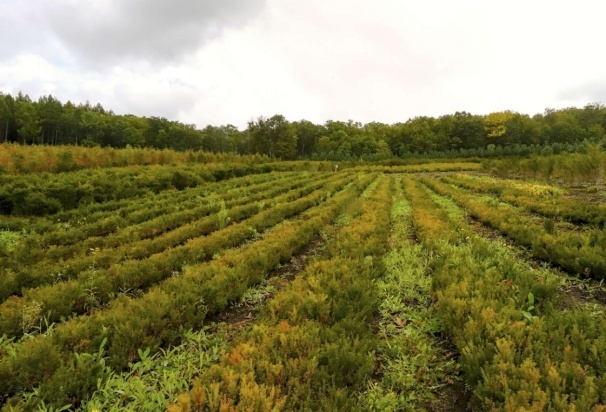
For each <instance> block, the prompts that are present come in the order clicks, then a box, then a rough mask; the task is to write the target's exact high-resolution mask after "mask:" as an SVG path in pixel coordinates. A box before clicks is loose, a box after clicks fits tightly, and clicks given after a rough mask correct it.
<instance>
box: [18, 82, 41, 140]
mask: <svg viewBox="0 0 606 412" xmlns="http://www.w3.org/2000/svg"><path fill="white" fill-rule="evenodd" d="M15 118H16V120H17V127H18V130H19V137H21V139H22V141H23V144H26V142H27V141H28V140H29V141H32V142H33V141H34V140H35V139H36V138H37V137H38V136H39V135H40V132H41V127H40V121H39V119H38V114H37V113H36V108H35V107H34V105H33V104H32V102H31V100H30V98H29V96H28V95H25V96H23V95H22V94H21V93H19V95H18V96H17V99H16V101H15Z"/></svg>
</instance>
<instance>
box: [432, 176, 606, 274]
mask: <svg viewBox="0 0 606 412" xmlns="http://www.w3.org/2000/svg"><path fill="white" fill-rule="evenodd" d="M423 182H424V183H425V184H426V185H428V186H429V187H431V188H432V189H433V190H435V191H436V192H438V193H439V194H442V195H445V196H449V197H451V198H452V199H453V200H454V201H455V202H456V203H457V204H458V205H460V206H462V207H464V208H465V209H466V210H467V211H468V212H469V214H470V215H471V216H473V217H474V218H476V219H478V220H479V221H480V222H482V223H484V224H486V225H489V226H491V227H493V228H495V229H497V230H498V231H500V232H501V233H503V234H505V235H507V236H509V237H511V238H512V239H514V240H515V241H516V242H517V243H518V244H520V245H521V246H524V247H527V248H529V249H530V250H531V253H532V254H533V255H534V256H536V257H537V258H539V259H542V260H545V261H548V262H551V263H553V264H555V265H558V266H560V267H561V268H562V269H564V270H565V271H567V272H569V273H571V274H574V275H578V276H584V277H589V276H591V277H594V278H597V279H603V278H604V277H606V253H605V250H606V231H605V230H600V229H593V230H592V229H588V230H586V231H575V230H563V229H559V230H555V226H554V225H553V222H552V221H550V220H548V219H546V218H536V217H533V216H529V215H528V214H527V213H525V212H524V211H523V210H520V209H518V208H516V207H515V206H512V205H510V204H507V203H503V202H500V201H498V200H497V199H494V198H490V197H488V198H486V197H480V196H478V195H475V194H473V193H471V192H469V191H466V190H465V189H461V188H459V187H457V186H453V185H449V184H446V183H444V182H440V181H438V180H436V179H430V178H424V179H423ZM537 220H538V221H539V222H540V223H538V224H537V223H536V221H537Z"/></svg>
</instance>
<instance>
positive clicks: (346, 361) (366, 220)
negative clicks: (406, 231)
mask: <svg viewBox="0 0 606 412" xmlns="http://www.w3.org/2000/svg"><path fill="white" fill-rule="evenodd" d="M391 185H392V181H391V179H383V180H382V181H381V182H380V183H379V185H378V186H377V187H376V188H375V190H374V192H373V193H372V194H371V193H368V192H367V195H368V197H367V198H366V199H365V200H364V201H363V202H362V203H361V205H359V206H358V208H356V209H358V210H357V211H356V209H354V208H351V209H350V212H353V213H354V214H353V215H352V216H351V217H350V218H349V219H343V220H344V221H349V223H348V224H346V226H344V227H343V228H341V229H340V230H339V232H338V233H337V234H336V235H335V236H334V237H333V238H331V239H330V240H329V241H328V243H327V245H326V249H325V252H324V255H323V256H322V257H321V258H320V260H318V261H316V262H314V263H312V264H311V265H310V266H308V267H307V268H306V270H305V271H304V272H303V273H302V274H301V275H300V276H299V277H297V278H296V279H295V280H294V281H293V282H292V283H291V284H290V285H289V286H288V287H287V288H286V289H285V290H283V291H281V292H279V293H277V294H276V295H275V296H274V298H273V299H272V300H271V301H269V302H268V304H267V306H266V308H265V310H264V311H263V313H262V314H261V316H260V317H259V319H258V322H257V323H256V324H255V325H254V326H253V328H252V330H250V331H248V332H246V333H245V334H244V335H243V336H242V337H240V338H239V339H238V340H237V341H236V342H235V344H234V345H233V348H231V349H230V350H229V351H227V352H226V353H224V355H223V358H222V360H221V362H220V363H219V364H218V365H216V366H213V367H211V368H210V369H209V370H208V371H205V372H204V373H203V374H202V375H201V377H200V378H199V379H197V380H196V381H195V383H194V387H193V389H192V391H191V392H190V393H189V394H184V395H183V396H182V397H180V399H179V401H178V403H177V404H175V405H172V406H170V407H169V410H170V411H194V410H195V411H204V410H213V411H215V410H250V411H261V410H263V411H276V410H310V411H311V410H313V411H338V410H340V411H345V410H347V411H353V410H358V409H359V408H358V392H359V391H361V390H363V389H364V388H365V386H366V383H367V378H368V376H369V375H371V374H372V373H373V371H374V367H375V359H374V358H375V356H374V353H373V352H374V350H375V347H376V339H375V335H374V333H373V331H372V330H371V329H369V328H368V323H369V321H370V320H371V317H372V316H373V314H374V313H375V311H376V309H377V304H378V292H377V287H376V284H375V280H376V279H377V278H379V277H380V276H381V275H382V274H383V269H384V267H383V263H382V256H383V255H384V254H385V252H386V250H387V246H388V236H389V228H390V214H389V212H390V206H391V193H390V192H391V190H390V189H391Z"/></svg>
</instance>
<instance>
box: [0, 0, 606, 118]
mask: <svg viewBox="0 0 606 412" xmlns="http://www.w3.org/2000/svg"><path fill="white" fill-rule="evenodd" d="M605 15H606V4H605V3H603V2H602V1H598V0H592V1H587V0H576V1H568V2H563V1H562V2H559V1H542V0H540V1H538V0H525V1H521V0H513V1H511V0H510V1H508V2H504V1H498V2H496V1H486V0H482V1H480V0H478V1H475V0H473V1H471V0H459V1H431V0H430V1H410V0H408V1H406V0H374V1H368V0H365V1H362V0H88V1H80V0H53V1H48V0H27V1H26V0H0V91H2V92H4V93H11V94H16V93H17V92H18V91H19V90H21V91H23V92H24V93H27V94H29V95H30V97H32V98H33V99H37V98H38V97H39V96H40V95H46V94H52V95H53V96H55V97H56V98H58V99H60V100H61V101H64V102H65V101H67V100H71V101H73V102H76V103H79V102H85V101H86V100H89V101H90V102H91V103H92V104H95V103H97V102H100V103H101V104H102V105H103V106H104V107H105V108H106V109H111V110H113V111H114V112H116V113H118V114H126V113H132V114H136V115H141V116H163V117H166V118H168V119H171V120H180V121H182V122H186V123H194V124H196V125H198V126H199V127H204V126H205V125H207V124H213V125H220V124H227V123H231V124H234V125H236V126H238V127H241V128H242V127H245V126H246V123H247V122H248V121H249V120H251V119H254V118H257V117H258V116H261V115H263V116H272V115H274V114H283V115H284V116H286V118H287V119H289V120H299V119H308V120H311V121H313V122H316V123H323V122H325V121H326V120H329V119H330V120H348V119H352V120H356V121H360V122H363V123H366V122H371V121H381V122H386V123H395V122H403V121H406V120H407V119H408V118H411V117H414V116H422V115H428V116H439V115H442V114H449V113H454V112H455V111H463V110H465V111H469V112H472V113H477V114H485V113H489V112H492V111H498V110H505V109H511V110H514V111H518V112H522V113H528V114H534V113H542V112H543V111H544V109H545V108H547V107H550V108H563V107H568V106H578V107H582V106H584V105H585V104H587V103H591V102H602V103H606V53H605V51H604V44H605V40H606V34H605V32H604V31H605V29H604V21H603V19H604V16H605Z"/></svg>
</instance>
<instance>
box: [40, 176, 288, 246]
mask: <svg viewBox="0 0 606 412" xmlns="http://www.w3.org/2000/svg"><path fill="white" fill-rule="evenodd" d="M294 176H296V175H295V174H292V173H267V174H263V175H251V176H246V177H240V178H234V179H229V180H224V181H221V182H217V183H209V184H205V185H201V186H198V187H195V188H191V189H187V190H183V191H181V192H177V191H167V192H163V193H161V194H158V195H153V196H149V197H146V198H135V199H131V200H129V201H127V202H125V204H124V206H123V207H119V208H117V209H112V210H110V211H103V212H97V213H92V210H91V208H89V207H84V208H83V209H76V210H74V212H78V213H73V214H72V215H71V216H70V218H69V219H63V218H62V217H60V216H55V217H56V218H57V221H56V222H54V223H59V224H58V225H57V226H58V227H57V229H58V230H53V231H48V230H46V231H44V232H43V233H44V236H43V237H42V239H41V242H40V243H41V244H42V245H67V244H73V243H76V242H79V241H81V240H84V239H87V238H89V237H94V236H106V235H108V234H110V233H112V232H114V231H116V230H118V228H124V227H126V226H130V225H133V224H138V223H141V222H144V221H146V220H149V219H152V218H155V217H158V216H161V215H165V214H166V213H167V212H172V211H174V210H175V207H177V208H178V209H180V210H184V209H187V208H192V207H196V206H198V205H200V203H203V202H205V201H206V198H207V197H209V196H212V195H218V194H220V193H225V197H224V198H223V200H230V199H232V198H234V197H237V196H238V194H237V192H236V193H234V194H233V196H232V193H233V192H234V191H236V190H238V189H240V190H244V191H246V190H249V189H251V188H255V187H257V186H258V187H259V188H261V187H265V188H266V187H269V186H270V185H271V183H272V182H275V181H282V180H283V179H290V178H293V177H294ZM55 217H54V218H55ZM54 218H53V220H54ZM59 220H60V222H59ZM30 227H31V226H30ZM30 227H28V229H29V230H31V229H30Z"/></svg>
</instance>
